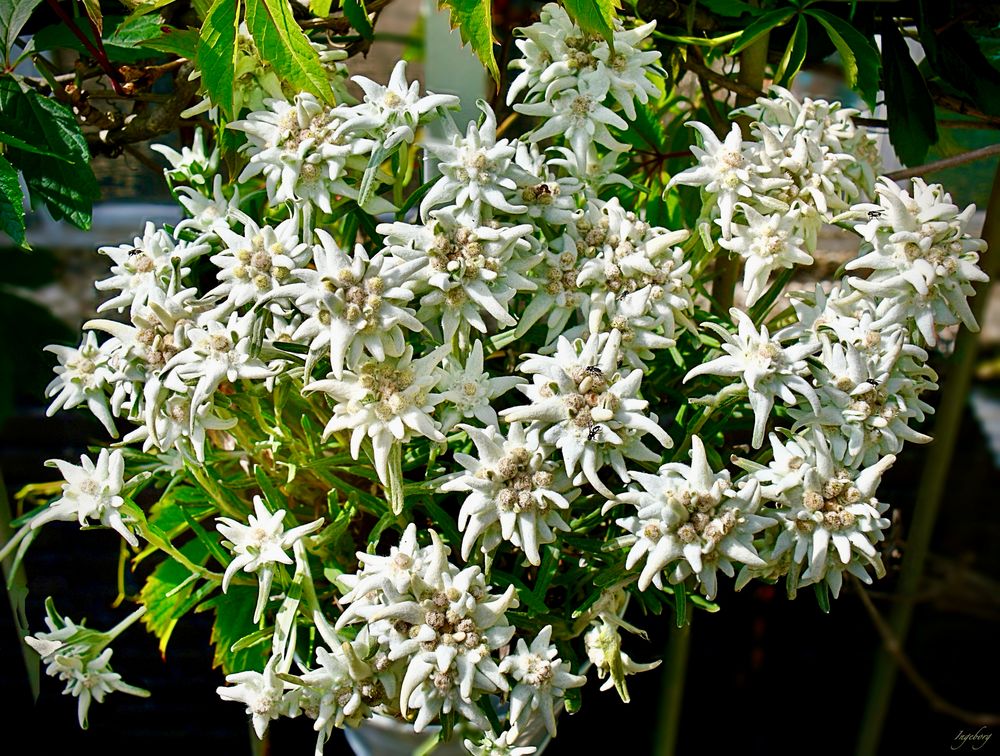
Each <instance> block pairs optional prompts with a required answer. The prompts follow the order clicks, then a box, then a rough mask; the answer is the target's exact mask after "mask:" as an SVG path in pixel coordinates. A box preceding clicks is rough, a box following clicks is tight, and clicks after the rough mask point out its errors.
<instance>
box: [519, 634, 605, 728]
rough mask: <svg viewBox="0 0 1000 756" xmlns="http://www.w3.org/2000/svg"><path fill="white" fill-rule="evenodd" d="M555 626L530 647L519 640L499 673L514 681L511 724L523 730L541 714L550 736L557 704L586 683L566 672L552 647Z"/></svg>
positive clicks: (578, 676) (585, 680)
mask: <svg viewBox="0 0 1000 756" xmlns="http://www.w3.org/2000/svg"><path fill="white" fill-rule="evenodd" d="M551 638H552V625H546V626H545V627H543V628H542V629H541V630H540V631H539V633H538V635H537V636H536V637H535V640H533V641H532V642H531V646H530V647H529V646H528V644H527V643H525V642H524V638H518V640H517V648H516V650H515V651H514V652H513V653H511V654H509V655H508V656H506V657H504V660H503V661H502V662H500V671H501V672H503V673H504V674H506V675H509V676H510V677H511V678H512V679H513V681H514V688H513V690H511V693H510V716H509V721H511V722H513V723H514V726H515V727H523V726H524V725H525V724H526V723H527V721H528V720H529V719H530V717H531V715H532V714H533V713H534V712H536V711H537V712H538V713H539V714H541V717H542V721H543V722H545V729H546V730H548V733H549V735H551V736H552V737H555V736H556V716H555V711H556V705H557V704H558V703H559V702H560V701H561V699H562V698H563V697H564V696H565V695H566V690H567V689H569V688H579V687H580V686H581V685H583V684H584V683H586V682H587V678H586V677H584V676H583V675H574V674H572V673H571V672H568V671H566V670H565V669H563V666H564V664H565V662H563V660H562V659H559V658H558V654H559V651H558V650H557V649H556V647H555V646H553V645H552V644H551V642H550V641H551Z"/></svg>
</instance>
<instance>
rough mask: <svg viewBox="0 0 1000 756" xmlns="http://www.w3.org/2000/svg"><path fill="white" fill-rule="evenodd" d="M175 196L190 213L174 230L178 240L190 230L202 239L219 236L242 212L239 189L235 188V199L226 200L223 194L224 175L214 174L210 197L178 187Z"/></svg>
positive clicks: (195, 190) (189, 188)
mask: <svg viewBox="0 0 1000 756" xmlns="http://www.w3.org/2000/svg"><path fill="white" fill-rule="evenodd" d="M176 192H177V195H178V196H177V201H178V202H179V203H180V204H181V205H182V206H183V207H184V209H185V210H186V211H187V214H188V217H187V218H185V219H184V220H182V221H181V222H180V223H178V224H177V225H176V226H174V236H175V237H179V236H180V235H181V233H183V232H184V231H187V230H189V229H190V230H191V231H197V232H198V233H199V234H201V235H202V237H208V236H217V235H218V230H219V229H220V228H225V229H229V228H230V223H231V222H232V221H233V220H234V219H235V218H236V215H237V213H238V211H239V208H240V189H239V187H238V186H237V187H233V196H232V197H226V194H225V192H224V191H223V190H222V174H221V173H217V174H215V181H214V183H213V184H212V196H211V197H207V196H205V195H204V194H202V193H201V192H200V191H198V190H197V189H194V188H192V187H190V186H181V187H178V188H177V190H176ZM199 241H201V238H199Z"/></svg>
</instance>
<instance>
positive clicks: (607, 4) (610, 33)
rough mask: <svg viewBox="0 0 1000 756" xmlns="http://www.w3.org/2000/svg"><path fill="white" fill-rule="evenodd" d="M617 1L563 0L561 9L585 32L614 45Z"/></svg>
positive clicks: (618, 3) (618, 4)
mask: <svg viewBox="0 0 1000 756" xmlns="http://www.w3.org/2000/svg"><path fill="white" fill-rule="evenodd" d="M620 5H621V3H620V2H618V0H563V7H564V8H565V9H566V12H567V13H569V15H570V16H571V17H572V18H573V20H574V21H576V23H577V24H578V25H579V27H580V28H581V29H583V30H584V31H585V32H590V33H591V34H597V35H598V36H601V37H604V39H606V40H607V41H608V44H610V45H614V31H615V9H616V8H618V7H619V6H620Z"/></svg>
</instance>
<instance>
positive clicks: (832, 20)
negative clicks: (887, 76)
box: [805, 8, 881, 108]
mask: <svg viewBox="0 0 1000 756" xmlns="http://www.w3.org/2000/svg"><path fill="white" fill-rule="evenodd" d="M805 12H806V13H807V14H808V15H810V16H812V17H813V18H815V19H816V20H817V21H819V22H820V23H821V24H822V25H823V28H825V29H826V33H827V34H828V35H829V36H830V41H831V42H833V45H834V47H836V48H837V52H838V53H840V59H841V61H842V62H843V64H844V77H845V79H846V82H847V86H849V87H851V89H854V90H855V91H857V93H858V94H860V95H861V99H863V100H864V101H865V103H866V104H867V105H868V107H869V108H874V107H875V101H876V98H877V97H878V90H879V68H880V67H881V66H880V62H879V54H878V50H877V49H876V48H875V45H874V44H873V43H872V41H871V40H869V39H868V37H866V36H865V35H864V34H862V33H861V32H859V31H858V30H857V29H855V28H854V27H853V26H851V25H850V24H849V23H847V22H846V21H845V20H844V19H842V18H840V17H839V16H835V15H833V14H832V13H830V12H828V11H824V10H819V9H818V8H810V9H809V10H807V11H805Z"/></svg>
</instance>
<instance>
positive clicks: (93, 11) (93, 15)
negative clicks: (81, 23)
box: [81, 0, 104, 34]
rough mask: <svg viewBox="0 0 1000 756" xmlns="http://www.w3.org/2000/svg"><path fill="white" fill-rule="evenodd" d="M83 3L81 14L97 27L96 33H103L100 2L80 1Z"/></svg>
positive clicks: (95, 0) (91, 0)
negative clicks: (85, 15) (84, 14)
mask: <svg viewBox="0 0 1000 756" xmlns="http://www.w3.org/2000/svg"><path fill="white" fill-rule="evenodd" d="M81 2H82V3H83V12H84V13H86V14H87V16H88V17H89V18H90V20H91V22H93V24H94V26H96V27H97V33H98V34H103V33H104V15H103V14H102V13H101V0H81Z"/></svg>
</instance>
